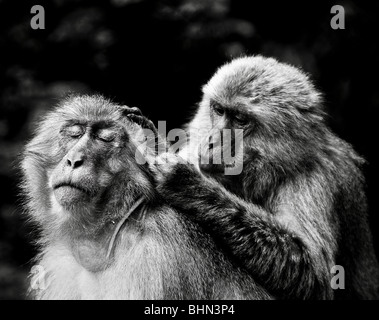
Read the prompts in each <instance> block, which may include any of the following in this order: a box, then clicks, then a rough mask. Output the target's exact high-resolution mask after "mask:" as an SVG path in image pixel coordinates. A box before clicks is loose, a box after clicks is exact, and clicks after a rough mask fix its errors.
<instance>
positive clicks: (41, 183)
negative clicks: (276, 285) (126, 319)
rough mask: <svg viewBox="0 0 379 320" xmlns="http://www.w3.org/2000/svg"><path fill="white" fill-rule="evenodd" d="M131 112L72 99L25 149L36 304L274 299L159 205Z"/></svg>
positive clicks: (100, 100) (192, 226) (150, 156)
mask: <svg viewBox="0 0 379 320" xmlns="http://www.w3.org/2000/svg"><path fill="white" fill-rule="evenodd" d="M132 110H133V108H129V107H127V106H122V105H118V104H115V103H113V102H112V101H110V100H108V99H106V98H104V97H103V96H101V95H91V96H90V95H71V96H68V97H67V98H65V99H63V101H61V102H60V103H59V104H58V105H57V106H56V107H55V108H54V109H53V110H51V111H49V112H48V113H47V114H46V115H45V116H44V118H43V119H42V120H41V121H40V122H39V123H38V126H37V128H36V131H35V133H34V136H33V138H32V139H31V140H30V142H28V143H27V145H26V147H25V150H24V152H23V158H22V161H21V169H22V173H23V181H22V188H23V193H24V195H25V206H26V212H27V214H28V217H29V220H30V222H31V223H33V224H34V225H35V226H36V227H37V228H38V229H39V231H40V232H39V237H38V239H37V240H36V242H37V244H38V251H39V253H38V255H37V257H36V259H35V263H36V265H35V267H36V268H34V270H32V271H33V272H32V273H31V282H30V290H29V291H30V297H31V298H32V299H273V297H272V296H271V295H270V294H269V293H267V292H266V290H264V289H263V288H262V287H261V286H260V285H258V284H256V282H255V280H254V279H253V278H252V277H251V276H250V275H249V274H248V273H247V272H246V271H245V270H244V269H242V268H240V267H239V266H237V265H235V264H234V263H233V261H232V260H230V259H229V258H227V256H226V255H225V254H224V253H223V252H222V251H221V250H219V248H218V247H217V245H216V243H215V242H214V241H213V239H212V237H211V236H209V235H208V234H207V233H204V232H203V231H202V230H201V228H200V227H199V226H198V225H197V224H196V223H194V222H193V221H191V219H189V218H188V217H186V215H185V214H182V213H179V212H178V211H176V210H174V209H173V208H171V207H170V206H169V205H168V203H167V202H165V201H164V200H163V199H161V198H160V196H159V194H158V193H157V191H156V189H155V185H154V183H155V180H154V177H153V175H152V172H151V171H150V167H151V165H150V163H151V162H152V161H153V160H154V158H155V157H156V151H155V148H150V149H149V148H148V149H147V152H146V153H145V154H142V155H141V154H140V153H139V150H140V149H139V146H140V145H141V144H143V143H144V141H146V135H145V132H144V129H143V128H142V126H141V125H139V124H137V123H136V122H135V121H132V119H130V118H131V117H128V114H129V115H130V114H131V113H132V112H131V111H132ZM141 157H143V158H144V159H145V160H146V162H143V161H140V160H141ZM35 271H38V272H35Z"/></svg>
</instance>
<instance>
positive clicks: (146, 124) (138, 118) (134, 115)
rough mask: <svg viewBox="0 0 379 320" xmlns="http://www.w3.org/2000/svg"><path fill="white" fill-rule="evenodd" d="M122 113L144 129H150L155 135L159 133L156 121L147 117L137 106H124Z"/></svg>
mask: <svg viewBox="0 0 379 320" xmlns="http://www.w3.org/2000/svg"><path fill="white" fill-rule="evenodd" d="M122 113H123V114H124V115H125V116H126V117H127V118H128V119H129V120H130V121H132V122H134V123H137V124H138V125H140V126H141V127H142V128H144V129H150V130H151V131H153V132H154V134H155V135H158V130H157V128H156V127H155V125H154V123H153V122H152V121H151V120H149V119H148V118H146V117H145V116H144V115H143V114H142V112H141V110H140V109H139V108H137V107H128V106H122Z"/></svg>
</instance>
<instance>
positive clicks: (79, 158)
mask: <svg viewBox="0 0 379 320" xmlns="http://www.w3.org/2000/svg"><path fill="white" fill-rule="evenodd" d="M83 163H84V155H83V154H80V153H75V154H71V155H68V157H67V165H68V166H69V167H71V168H72V169H76V168H78V167H80V166H81V165H82V164H83Z"/></svg>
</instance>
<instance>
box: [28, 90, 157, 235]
mask: <svg viewBox="0 0 379 320" xmlns="http://www.w3.org/2000/svg"><path fill="white" fill-rule="evenodd" d="M124 108H125V107H124V106H119V105H116V104H113V103H111V102H110V101H108V100H105V99H104V98H102V97H97V96H93V97H89V96H77V97H74V98H69V99H67V100H65V101H64V102H63V103H62V104H61V105H59V106H58V107H57V108H56V109H55V110H53V111H52V112H50V113H48V114H47V115H46V116H45V118H44V119H42V122H41V124H40V125H39V128H38V130H37V132H36V135H35V137H34V138H33V139H32V140H31V141H30V143H29V144H28V145H27V148H26V150H25V160H24V162H23V170H24V171H25V173H26V177H27V180H26V183H27V186H28V194H29V196H30V197H31V198H32V199H33V205H34V206H35V208H37V209H36V210H35V211H33V213H34V214H35V215H36V217H38V219H39V220H41V221H43V223H51V224H52V225H54V226H58V225H61V224H62V223H65V222H72V223H71V226H79V225H81V224H82V225H83V226H84V225H86V229H87V230H88V225H89V224H91V225H97V226H101V225H102V224H107V223H109V222H110V221H113V220H114V219H117V218H119V217H120V215H121V214H122V212H124V211H125V210H127V208H128V207H129V206H130V204H131V203H133V202H134V201H136V199H138V198H139V197H141V196H142V195H144V196H145V197H147V198H149V197H150V196H152V194H153V191H154V189H153V187H152V181H153V180H152V178H151V173H150V172H149V170H148V165H147V164H145V163H142V164H139V163H137V162H136V154H137V149H138V146H139V145H140V144H141V143H143V142H144V139H145V135H144V131H143V129H142V128H141V126H140V125H138V124H136V123H134V122H132V121H130V120H129V119H128V118H127V117H126V116H125V114H124ZM150 155H151V156H155V151H154V150H147V155H146V157H150ZM120 190H121V191H120ZM51 209H54V210H51ZM43 213H44V214H43ZM95 222H96V223H95Z"/></svg>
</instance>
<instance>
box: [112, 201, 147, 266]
mask: <svg viewBox="0 0 379 320" xmlns="http://www.w3.org/2000/svg"><path fill="white" fill-rule="evenodd" d="M145 200H146V198H145V197H143V196H142V197H140V198H139V199H138V200H137V201H136V202H135V203H134V204H133V206H132V207H131V208H130V209H129V211H128V212H127V213H126V215H125V216H124V217H122V219H121V220H120V221H119V223H118V224H117V226H116V229H115V231H114V232H113V235H112V238H111V240H110V242H109V246H108V251H107V256H106V259H107V260H108V259H109V258H110V256H111V254H112V251H113V249H114V243H115V241H116V238H117V235H118V234H119V232H120V229H121V227H122V226H123V224H124V223H125V221H126V220H128V218H129V217H130V216H131V214H132V213H133V212H135V211H136V210H137V209H138V207H139V206H140V205H141V204H142V203H143V202H144V201H145ZM141 210H142V213H143V215H145V212H146V206H143V207H142V209H141Z"/></svg>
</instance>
